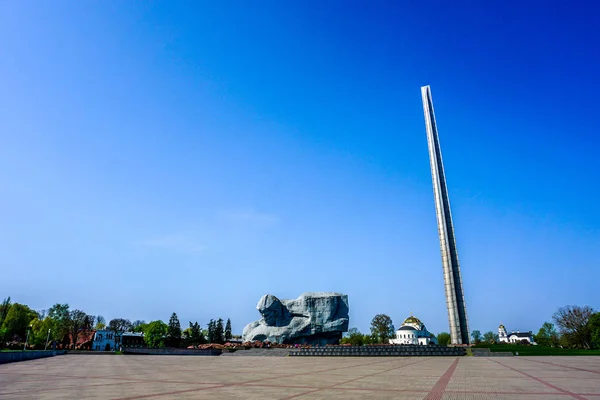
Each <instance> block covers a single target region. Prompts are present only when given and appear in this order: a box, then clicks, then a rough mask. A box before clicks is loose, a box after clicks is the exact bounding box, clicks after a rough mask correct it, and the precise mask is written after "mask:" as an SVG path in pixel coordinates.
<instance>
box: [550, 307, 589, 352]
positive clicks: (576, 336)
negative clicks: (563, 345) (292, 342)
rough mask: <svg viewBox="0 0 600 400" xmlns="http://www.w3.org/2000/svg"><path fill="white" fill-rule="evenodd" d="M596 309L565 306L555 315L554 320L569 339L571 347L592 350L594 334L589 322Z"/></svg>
mask: <svg viewBox="0 0 600 400" xmlns="http://www.w3.org/2000/svg"><path fill="white" fill-rule="evenodd" d="M594 312H595V311H594V309H593V308H591V307H588V306H584V307H580V306H565V307H561V308H559V309H558V311H556V312H555V313H554V315H553V316H552V319H553V320H554V323H555V324H556V325H557V326H558V328H559V329H560V333H561V334H562V335H563V336H564V337H565V338H566V339H567V342H568V343H569V345H570V347H582V348H586V349H587V348H590V345H591V342H592V332H591V330H590V327H589V324H588V321H589V319H590V317H591V316H592V314H594Z"/></svg>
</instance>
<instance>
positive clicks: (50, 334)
mask: <svg viewBox="0 0 600 400" xmlns="http://www.w3.org/2000/svg"><path fill="white" fill-rule="evenodd" d="M31 325H32V332H31V336H30V338H29V342H30V343H31V344H33V345H34V346H40V347H45V345H46V340H47V339H48V340H55V339H57V338H58V336H57V334H58V332H57V329H56V321H54V320H53V319H52V318H50V317H46V318H44V319H38V318H36V319H34V320H33V322H32V323H31Z"/></svg>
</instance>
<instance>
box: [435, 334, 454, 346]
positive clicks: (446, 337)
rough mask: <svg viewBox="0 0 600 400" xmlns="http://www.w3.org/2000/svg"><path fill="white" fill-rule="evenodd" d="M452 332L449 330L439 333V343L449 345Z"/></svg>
mask: <svg viewBox="0 0 600 400" xmlns="http://www.w3.org/2000/svg"><path fill="white" fill-rule="evenodd" d="M450 340H451V339H450V334H449V333H448V332H441V333H438V335H437V341H438V344H440V345H442V346H447V345H449V344H450Z"/></svg>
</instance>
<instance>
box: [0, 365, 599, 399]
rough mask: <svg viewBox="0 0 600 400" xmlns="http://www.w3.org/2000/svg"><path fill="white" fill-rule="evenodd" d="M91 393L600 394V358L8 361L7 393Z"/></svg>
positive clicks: (2, 368)
mask: <svg viewBox="0 0 600 400" xmlns="http://www.w3.org/2000/svg"><path fill="white" fill-rule="evenodd" d="M82 398H92V399H93V398H98V399H122V400H125V399H127V400H133V399H153V398H156V399H198V398H201V399H259V400H268V399H295V398H298V399H344V400H347V399H392V398H393V399H531V400H537V399H573V398H574V399H583V400H585V399H594V400H600V357H512V358H502V359H501V360H499V361H498V359H497V358H485V357H481V358H480V357H477V358H476V357H460V358H425V357H413V358H392V357H390V358H379V357H376V358H362V357H358V358H357V357H348V358H345V357H344V358H341V357H331V358H327V357H314V358H313V357H310V358H308V357H307V358H295V357H251V356H248V357H190V356H128V355H125V356H107V355H93V354H91V355H78V356H69V355H66V356H61V357H54V358H46V359H39V360H33V361H24V362H20V363H12V364H6V365H0V400H2V399H43V400H48V399H82Z"/></svg>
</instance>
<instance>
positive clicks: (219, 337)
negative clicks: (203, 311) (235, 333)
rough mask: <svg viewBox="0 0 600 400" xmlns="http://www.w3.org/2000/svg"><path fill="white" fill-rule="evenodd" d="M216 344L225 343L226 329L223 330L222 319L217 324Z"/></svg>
mask: <svg viewBox="0 0 600 400" xmlns="http://www.w3.org/2000/svg"><path fill="white" fill-rule="evenodd" d="M215 343H220V344H223V343H225V329H224V328H223V320H222V319H221V318H219V319H218V320H217V322H216V324H215Z"/></svg>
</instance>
